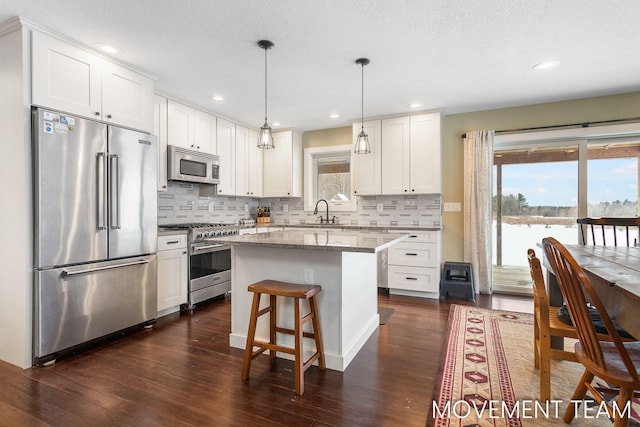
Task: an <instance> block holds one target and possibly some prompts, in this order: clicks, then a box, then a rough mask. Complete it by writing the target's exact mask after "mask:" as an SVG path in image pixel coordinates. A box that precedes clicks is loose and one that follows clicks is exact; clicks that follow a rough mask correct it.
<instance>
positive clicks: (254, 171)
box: [236, 130, 264, 197]
mask: <svg viewBox="0 0 640 427" xmlns="http://www.w3.org/2000/svg"><path fill="white" fill-rule="evenodd" d="M257 141H258V131H256V130H249V136H248V139H247V157H248V159H249V163H248V165H247V174H248V176H249V195H251V196H253V197H262V194H263V192H262V173H263V172H262V169H263V160H262V156H263V151H264V150H262V149H260V148H258V147H257ZM236 185H237V184H236Z"/></svg>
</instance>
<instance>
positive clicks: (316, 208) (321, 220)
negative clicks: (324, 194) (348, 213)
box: [313, 199, 336, 224]
mask: <svg viewBox="0 0 640 427" xmlns="http://www.w3.org/2000/svg"><path fill="white" fill-rule="evenodd" d="M320 202H324V204H325V205H327V224H329V202H327V201H326V200H325V199H320V200H318V201H317V202H316V207H315V209H314V210H313V214H314V215H315V214H317V213H318V204H319V203H320ZM322 222H323V218H322V216H320V224H322ZM331 222H332V223H334V224H335V222H336V217H335V216H334V217H333V219H332V220H331Z"/></svg>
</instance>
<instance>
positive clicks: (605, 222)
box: [577, 217, 640, 246]
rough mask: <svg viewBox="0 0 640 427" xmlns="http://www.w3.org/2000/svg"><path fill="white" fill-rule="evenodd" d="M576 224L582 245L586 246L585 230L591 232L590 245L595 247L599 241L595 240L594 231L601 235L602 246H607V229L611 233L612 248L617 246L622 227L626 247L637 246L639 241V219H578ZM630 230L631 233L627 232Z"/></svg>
mask: <svg viewBox="0 0 640 427" xmlns="http://www.w3.org/2000/svg"><path fill="white" fill-rule="evenodd" d="M577 223H578V224H579V225H580V235H581V236H582V244H583V245H586V244H588V237H587V236H588V235H587V234H586V233H585V228H589V230H590V231H591V233H590V234H591V244H592V245H594V246H595V245H597V244H598V242H599V240H598V239H596V229H599V233H598V234H602V240H601V241H602V246H607V234H606V230H607V228H609V227H610V228H611V230H612V231H613V246H618V233H617V229H618V228H619V227H624V231H625V237H626V242H627V246H632V245H637V244H638V241H639V240H640V217H632V218H578V219H577ZM629 230H631V233H630V232H629Z"/></svg>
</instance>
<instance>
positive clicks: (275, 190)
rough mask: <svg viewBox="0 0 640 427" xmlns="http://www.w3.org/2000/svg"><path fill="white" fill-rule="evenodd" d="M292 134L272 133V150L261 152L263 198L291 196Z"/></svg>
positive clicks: (285, 132)
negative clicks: (273, 146) (262, 160)
mask: <svg viewBox="0 0 640 427" xmlns="http://www.w3.org/2000/svg"><path fill="white" fill-rule="evenodd" d="M292 136H293V135H292V132H291V131H284V132H274V133H273V142H274V144H275V146H276V148H275V149H273V150H263V151H264V152H263V156H264V169H263V195H264V196H265V197H289V196H291V195H292V194H291V191H292V190H291V180H292V173H293V171H292V161H293V158H292V144H293V139H292Z"/></svg>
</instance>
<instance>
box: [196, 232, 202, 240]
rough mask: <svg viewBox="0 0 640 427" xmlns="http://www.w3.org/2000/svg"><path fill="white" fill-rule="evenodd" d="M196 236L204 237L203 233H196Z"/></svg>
mask: <svg viewBox="0 0 640 427" xmlns="http://www.w3.org/2000/svg"><path fill="white" fill-rule="evenodd" d="M196 237H197V238H198V239H202V238H203V237H204V233H196Z"/></svg>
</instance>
